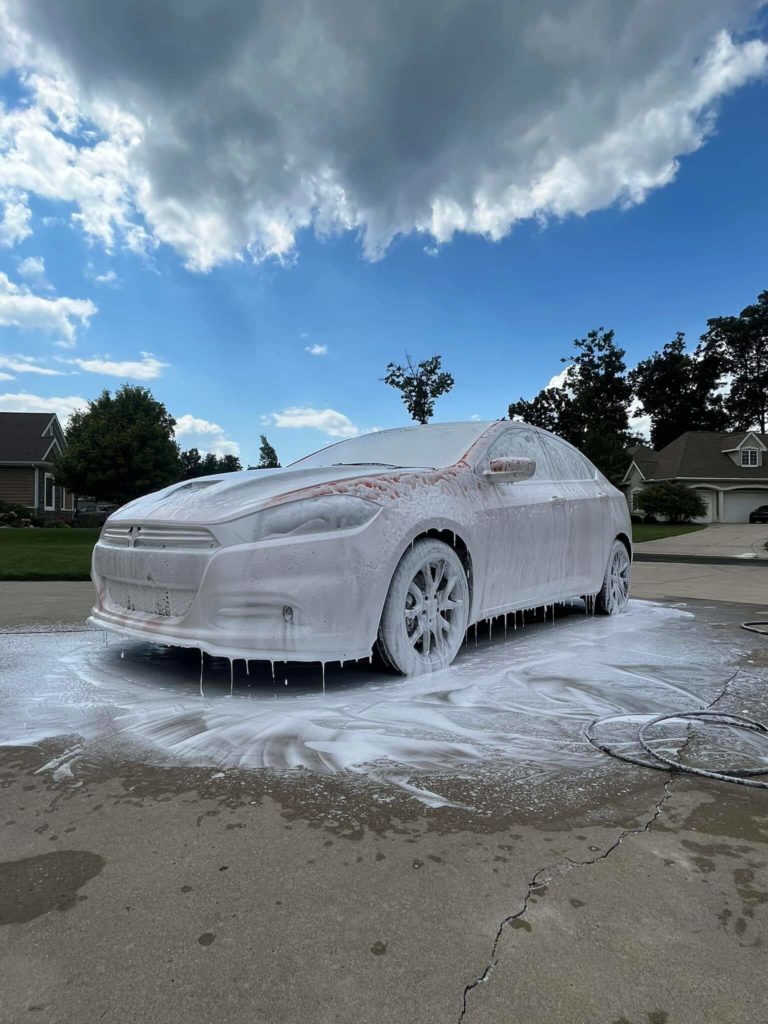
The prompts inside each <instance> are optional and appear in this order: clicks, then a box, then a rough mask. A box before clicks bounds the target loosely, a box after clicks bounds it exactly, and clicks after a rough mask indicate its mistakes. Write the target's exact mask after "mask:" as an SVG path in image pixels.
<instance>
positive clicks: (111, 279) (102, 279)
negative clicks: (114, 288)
mask: <svg viewBox="0 0 768 1024" xmlns="http://www.w3.org/2000/svg"><path fill="white" fill-rule="evenodd" d="M93 280H94V281H95V282H96V283H97V284H114V283H115V281H116V280H117V274H116V273H115V272H114V270H107V271H106V273H104V274H96V275H94V278H93Z"/></svg>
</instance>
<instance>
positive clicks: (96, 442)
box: [54, 384, 180, 505]
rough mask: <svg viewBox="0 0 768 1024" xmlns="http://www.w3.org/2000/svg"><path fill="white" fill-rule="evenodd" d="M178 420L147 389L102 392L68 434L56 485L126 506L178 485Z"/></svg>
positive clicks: (77, 415)
mask: <svg viewBox="0 0 768 1024" xmlns="http://www.w3.org/2000/svg"><path fill="white" fill-rule="evenodd" d="M175 425H176V420H175V419H174V418H173V417H172V416H171V415H170V414H169V412H168V410H167V409H166V408H165V406H164V405H163V403H162V402H158V401H157V399H155V398H154V397H153V396H152V393H151V391H148V390H147V389H146V388H142V387H134V386H133V385H131V384H125V385H123V387H121V388H118V390H117V391H115V394H114V395H111V394H110V393H109V391H106V390H105V391H102V393H101V394H100V395H99V397H98V398H96V399H94V400H93V401H92V402H89V403H88V408H87V409H86V410H84V411H82V412H74V413H73V414H72V416H71V417H70V419H69V422H68V424H67V430H66V437H67V448H66V450H65V451H64V452H63V453H62V454H61V455H58V456H57V457H56V458H55V460H54V475H55V479H56V483H57V484H61V485H63V486H64V487H66V488H68V489H69V490H70V491H72V492H73V493H74V494H78V495H84V496H87V497H91V498H95V499H96V500H97V501H108V502H115V503H116V504H120V505H123V504H125V503H126V502H127V501H132V500H133V499H134V498H138V497H140V496H141V495H142V494H147V493H148V492H149V491H156V490H158V488H160V487H166V486H167V485H168V484H172V483H173V482H174V481H176V480H178V479H179V468H180V462H179V446H178V445H177V444H176V441H175V440H174V435H173V428H174V427H175Z"/></svg>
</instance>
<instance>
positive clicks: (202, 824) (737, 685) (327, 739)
mask: <svg viewBox="0 0 768 1024" xmlns="http://www.w3.org/2000/svg"><path fill="white" fill-rule="evenodd" d="M753 614H754V609H744V608H740V607H738V606H735V605H731V606H728V605H716V604H712V603H706V602H691V603H689V604H686V605H682V604H681V603H677V606H672V605H654V604H651V603H647V602H635V603H633V605H632V606H631V609H630V612H629V614H627V615H625V616H622V617H620V618H618V619H612V620H606V619H593V618H591V617H590V616H586V615H585V614H584V612H583V610H582V609H580V608H578V607H574V608H572V609H570V610H568V609H559V610H557V612H556V616H555V622H554V624H553V623H552V622H551V621H550V620H549V619H547V621H546V622H543V621H540V617H539V619H538V620H537V619H536V618H535V617H533V616H529V617H528V620H527V624H526V625H525V626H524V627H523V625H522V623H521V622H520V620H519V619H518V622H517V627H518V628H517V630H515V629H514V625H513V623H512V620H511V619H510V620H509V622H508V623H507V630H506V636H505V634H504V628H503V623H502V621H501V620H498V621H497V622H496V623H495V624H494V627H493V631H492V634H491V635H489V632H488V630H487V629H485V630H480V631H479V634H478V638H477V643H476V644H475V638H474V635H473V634H471V635H470V637H469V643H468V645H467V647H466V648H465V649H464V651H463V652H462V654H461V656H460V658H459V659H458V660H457V663H456V664H455V665H454V666H453V667H452V668H451V669H449V670H447V671H445V672H442V673H439V674H436V675H434V676H432V677H430V678H428V679H419V680H401V679H398V678H397V677H393V676H389V675H387V674H386V673H385V672H383V671H382V670H381V669H378V668H377V667H376V666H373V667H371V666H368V665H367V664H366V665H357V666H347V667H345V668H344V669H343V670H342V669H341V668H340V667H338V666H335V667H334V666H328V668H327V670H326V675H325V680H324V685H325V692H323V679H322V676H321V673H320V668H319V666H297V665H288V666H282V665H278V666H275V675H274V679H273V677H272V671H271V668H270V666H269V665H266V666H263V665H262V666H257V665H255V664H254V663H252V664H251V665H250V666H248V670H247V671H246V666H245V665H244V664H243V663H242V662H239V663H236V664H235V665H234V667H233V668H232V669H231V668H230V665H229V663H228V662H223V661H217V660H212V659H207V658H206V660H205V664H204V667H203V676H202V695H201V692H200V688H201V682H200V660H199V655H198V654H196V653H195V652H189V651H181V652H179V651H171V652H169V651H167V650H163V649H160V648H157V647H154V646H152V645H147V644H141V643H134V642H129V643H127V644H126V645H125V646H123V645H121V644H120V642H118V641H116V640H112V641H110V642H109V643H108V644H105V643H104V639H103V637H102V635H101V634H100V633H95V632H94V633H82V634H75V633H61V632H60V633H41V632H37V633H34V634H13V635H10V634H9V635H7V636H4V637H0V787H2V788H0V836H2V845H1V846H0V977H2V978H3V998H2V1000H1V1001H0V1021H3V1022H6V1021H8V1022H16V1021H22V1020H39V1021H45V1022H48V1021H50V1022H54V1021H55V1022H59V1021H61V1022H64V1021H75V1020H76V1021H79V1022H90V1021H101V1020H106V1021H110V1020H112V1021H116V1022H145V1021H146V1022H155V1021H160V1020H162V1021H164V1022H165V1021H167V1022H176V1021H193V1022H197V1021H200V1022H209V1021H241V1020H242V1021H249V1022H254V1021H255V1022H261V1021H264V1022H267V1021H269V1022H283V1021H284V1022H286V1024H287V1022H296V1021H305V1020H306V1021H313V1022H315V1021H322V1022H325V1021H328V1022H330V1021H335V1022H339V1021H343V1022H346V1021H349V1022H352V1021H355V1022H362V1021H372V1022H373V1021H375V1022H378V1021H389V1020H398V1021H419V1022H421V1021H458V1020H460V1019H464V1020H467V1021H470V1020H473V1019H474V1020H477V1021H505V1022H507V1021H510V1020H526V1021H547V1022H549V1021H569V1022H573V1021H606V1022H624V1024H627V1022H631V1024H635V1022H642V1024H663V1022H668V1024H674V1022H686V1024H687V1022H688V1021H690V1022H691V1024H692V1022H694V1021H695V1022H697V1024H699V1022H702V1021H710V1020H711V1021H718V1022H722V1021H734V1022H736V1021H739V1022H740V1021H746V1022H751V1021H764V1020H765V1012H764V1006H763V1002H764V998H763V988H764V985H763V980H762V979H763V976H764V972H765V942H766V934H765V921H766V903H768V884H766V883H767V882H768V875H767V873H766V863H768V834H767V832H768V829H767V828H766V821H767V820H768V819H766V813H765V812H766V805H767V803H768V793H766V792H764V791H757V790H746V789H743V788H742V787H737V786H733V785H728V784H718V783H710V782H707V781H705V780H694V779H691V778H683V777H681V776H674V777H673V776H670V775H669V774H668V773H665V772H653V771H649V770H645V769H642V768H636V767H633V766H631V765H628V764H625V763H623V762H619V761H617V760H614V759H611V758H609V757H607V756H605V755H603V754H600V753H599V752H597V751H595V750H594V748H592V747H590V746H589V745H588V744H587V743H586V742H585V740H584V736H583V733H584V728H585V726H586V725H587V724H588V723H589V722H590V721H591V720H592V719H594V718H596V717H603V716H608V715H616V714H618V713H621V714H623V715H634V716H638V715H642V714H650V713H656V714H658V713H661V712H662V711H667V710H679V709H683V708H686V709H688V708H691V707H702V706H705V705H707V704H710V703H711V702H713V701H716V702H717V707H718V708H720V709H724V710H733V711H739V712H742V713H744V712H746V713H748V714H752V715H756V716H757V717H760V718H762V719H763V720H764V721H768V707H766V703H767V702H766V695H765V688H766V682H767V681H768V640H766V639H764V638H761V637H758V636H755V635H754V634H748V633H746V632H744V631H741V630H739V629H738V623H739V622H740V621H741V620H742V619H744V618H747V617H752V615H753ZM286 680H287V685H286ZM637 720H638V719H637V718H635V719H630V721H637ZM604 729H605V730H606V731H605V732H604V736H603V738H608V739H609V740H611V742H614V741H615V742H616V743H624V746H623V747H622V749H631V739H632V735H633V730H632V729H631V727H630V726H628V725H626V724H624V725H623V724H622V723H621V722H619V723H616V722H612V723H606V726H605V727H604ZM697 729H698V731H697V733H696V737H697V738H696V740H695V741H694V742H692V743H690V745H688V744H686V747H687V749H688V750H689V751H690V756H691V757H694V756H695V758H696V759H697V761H698V762H700V763H707V764H713V765H722V764H724V763H725V761H726V760H727V761H728V762H729V763H733V762H734V761H737V762H739V763H743V764H747V763H749V764H755V763H757V762H758V759H759V758H760V756H761V755H764V754H765V753H766V750H765V747H764V746H763V747H760V746H758V744H757V743H756V742H755V741H752V742H751V743H750V742H748V741H747V740H746V739H744V737H743V736H739V735H737V734H735V733H733V732H732V731H730V732H729V733H728V734H723V733H722V732H720V733H716V732H715V731H714V730H713V729H710V730H707V729H706V728H698V727H697ZM664 735H665V739H664V743H665V745H666V746H668V747H669V748H677V747H679V746H680V745H681V743H683V742H685V741H686V732H685V729H684V728H683V727H682V726H681V725H680V723H678V724H677V726H676V727H671V728H670V729H669V730H667V732H666V733H665V734H664Z"/></svg>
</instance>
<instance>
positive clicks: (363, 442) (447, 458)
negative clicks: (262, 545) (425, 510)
mask: <svg viewBox="0 0 768 1024" xmlns="http://www.w3.org/2000/svg"><path fill="white" fill-rule="evenodd" d="M489 426H491V424H490V422H488V423H479V422H477V423H434V424H429V425H428V426H424V427H402V428H400V429H398V430H377V431H376V432H375V433H373V434H363V435H361V436H360V437H351V438H349V440H347V441H339V442H338V443H337V444H332V445H330V447H328V448H323V449H322V450H321V451H319V452H315V453H314V454H313V455H307V456H306V458H303V459H299V460H298V461H297V462H293V463H291V467H292V468H296V469H316V468H318V467H322V466H386V467H387V468H390V469H401V468H409V467H419V468H429V469H444V468H445V467H446V466H452V465H453V464H454V463H456V462H458V461H459V459H460V458H461V457H462V455H465V454H466V452H467V451H468V450H469V449H470V448H471V447H472V445H473V444H474V443H475V441H476V440H477V439H478V437H480V435H481V434H482V433H483V431H485V430H487V429H488V427H489Z"/></svg>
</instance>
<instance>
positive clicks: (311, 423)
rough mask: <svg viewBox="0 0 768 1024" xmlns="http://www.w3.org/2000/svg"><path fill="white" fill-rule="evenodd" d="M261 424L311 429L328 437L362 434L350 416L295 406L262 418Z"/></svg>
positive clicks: (329, 410) (334, 411) (333, 410)
mask: <svg viewBox="0 0 768 1024" xmlns="http://www.w3.org/2000/svg"><path fill="white" fill-rule="evenodd" d="M261 422H262V423H263V424H264V426H275V427H290V428H300V427H311V428H313V429H314V430H320V431H322V433H324V434H327V435H328V437H355V436H356V435H357V434H359V433H360V431H359V429H358V428H357V427H356V426H355V424H354V423H353V422H352V421H351V420H350V418H349V417H348V416H345V415H344V413H343V412H337V411H336V410H335V409H312V408H310V407H308V406H293V407H291V408H290V409H283V411H282V412H272V413H270V414H269V415H268V416H262V417H261Z"/></svg>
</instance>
